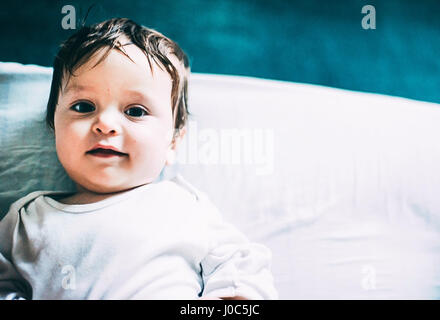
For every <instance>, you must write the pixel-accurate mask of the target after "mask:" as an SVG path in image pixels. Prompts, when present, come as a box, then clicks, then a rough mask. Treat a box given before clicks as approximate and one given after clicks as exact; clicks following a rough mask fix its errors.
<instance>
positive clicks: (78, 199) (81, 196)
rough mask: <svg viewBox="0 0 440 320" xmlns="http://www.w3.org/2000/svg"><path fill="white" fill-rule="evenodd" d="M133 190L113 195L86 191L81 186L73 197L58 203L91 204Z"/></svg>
mask: <svg viewBox="0 0 440 320" xmlns="http://www.w3.org/2000/svg"><path fill="white" fill-rule="evenodd" d="M132 189H133V188H131V189H127V190H121V191H117V192H112V193H95V192H91V191H89V190H87V189H84V188H82V187H81V186H77V190H78V191H77V193H75V194H73V195H69V196H67V197H65V198H61V199H58V200H57V201H58V202H61V203H64V204H90V203H94V202H98V201H101V200H104V199H107V198H110V197H113V196H115V195H118V194H121V193H124V192H127V191H129V190H132Z"/></svg>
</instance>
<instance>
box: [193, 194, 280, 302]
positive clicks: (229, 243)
mask: <svg viewBox="0 0 440 320" xmlns="http://www.w3.org/2000/svg"><path fill="white" fill-rule="evenodd" d="M205 201H206V200H205ZM205 205H207V206H209V207H210V208H209V209H208V208H207V210H209V211H212V212H210V216H211V221H210V223H209V228H208V230H209V235H210V237H209V240H208V243H209V247H210V249H209V252H208V254H207V255H206V256H205V257H204V259H203V260H202V261H201V264H200V265H201V270H202V278H203V283H204V289H203V296H209V297H233V296H242V297H244V298H247V299H252V300H263V299H264V300H265V299H278V293H277V291H276V289H275V287H274V281H273V276H272V273H271V271H270V268H271V258H272V255H271V252H270V250H269V249H268V248H267V247H265V246H264V245H261V244H257V243H252V242H249V240H248V239H247V238H246V237H245V236H244V235H243V234H242V233H241V232H240V231H239V230H238V229H237V228H235V227H234V226H233V225H231V224H228V223H225V222H223V221H222V219H221V216H220V214H219V213H218V211H217V210H216V209H215V208H214V207H213V206H211V205H209V204H207V203H205Z"/></svg>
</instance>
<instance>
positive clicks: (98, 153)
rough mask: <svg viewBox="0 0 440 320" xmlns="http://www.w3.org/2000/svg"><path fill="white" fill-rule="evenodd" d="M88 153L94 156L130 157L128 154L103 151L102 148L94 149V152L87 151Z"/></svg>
mask: <svg viewBox="0 0 440 320" xmlns="http://www.w3.org/2000/svg"><path fill="white" fill-rule="evenodd" d="M86 153H87V154H91V155H94V156H104V157H111V156H119V157H123V156H128V154H127V153H123V152H118V151H115V150H111V149H102V148H97V149H93V150H90V151H87V152H86Z"/></svg>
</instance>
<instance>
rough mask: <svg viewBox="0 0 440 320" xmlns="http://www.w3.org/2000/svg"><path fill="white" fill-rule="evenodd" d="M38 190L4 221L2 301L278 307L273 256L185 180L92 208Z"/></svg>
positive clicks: (123, 195)
mask: <svg viewBox="0 0 440 320" xmlns="http://www.w3.org/2000/svg"><path fill="white" fill-rule="evenodd" d="M61 195H63V196H65V195H66V194H65V193H61V192H53V191H36V192H33V193H30V194H28V195H27V196H26V197H23V198H21V199H19V200H17V201H16V202H14V203H13V204H12V205H11V207H10V210H9V212H8V213H7V215H6V216H5V217H4V218H3V220H1V221H0V299H17V298H24V299H179V300H180V299H197V298H198V297H200V296H202V295H203V296H211V297H226V296H229V297H231V296H243V297H246V298H248V299H276V298H277V297H278V296H277V292H276V290H275V288H274V285H273V278H272V274H271V272H270V263H271V253H270V251H269V250H268V249H267V248H266V247H265V246H263V245H260V244H256V243H251V242H249V241H248V240H247V238H246V237H245V236H244V235H243V234H242V233H240V232H239V231H238V230H237V229H236V228H235V227H233V226H232V225H231V224H228V223H225V222H223V221H222V219H221V216H220V214H219V212H218V211H217V210H216V208H215V207H214V206H213V205H212V204H211V203H210V201H209V200H208V199H207V197H206V195H205V194H204V193H202V192H200V191H198V190H196V189H195V188H194V187H192V186H191V185H189V184H188V183H187V182H186V181H184V180H183V178H182V177H180V176H177V177H176V178H175V179H173V180H166V181H161V182H157V183H151V184H148V185H143V186H141V187H138V188H135V189H132V190H129V191H127V192H124V193H120V194H117V195H115V196H113V197H109V198H107V199H105V200H101V201H99V202H95V203H91V204H82V205H67V204H62V203H60V202H58V201H56V200H55V199H56V197H57V196H61Z"/></svg>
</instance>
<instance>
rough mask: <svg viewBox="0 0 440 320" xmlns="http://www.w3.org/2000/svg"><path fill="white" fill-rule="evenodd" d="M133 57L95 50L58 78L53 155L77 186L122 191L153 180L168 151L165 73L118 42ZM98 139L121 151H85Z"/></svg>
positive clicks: (169, 127) (168, 96) (170, 120)
mask: <svg viewBox="0 0 440 320" xmlns="http://www.w3.org/2000/svg"><path fill="white" fill-rule="evenodd" d="M123 48H124V50H125V52H126V53H127V54H128V55H129V56H130V58H131V59H132V60H133V61H134V62H135V63H133V62H132V61H130V60H129V59H128V58H127V57H126V56H125V55H124V54H122V53H121V52H119V51H117V50H111V51H110V54H109V55H108V56H107V58H106V59H105V60H103V61H101V63H100V64H98V65H97V66H95V67H94V68H92V67H93V66H94V65H95V64H96V62H97V61H98V60H99V58H100V57H101V55H102V53H103V51H100V52H99V53H98V54H97V55H95V56H94V57H93V58H92V59H91V60H89V61H88V62H87V63H86V64H84V65H83V66H81V67H80V68H79V69H78V70H76V71H75V73H74V74H75V76H72V77H70V79H69V80H68V81H64V83H63V86H62V92H61V94H60V97H59V102H58V105H57V107H56V111H55V118H54V124H55V141H56V149H57V154H58V158H59V160H60V162H61V164H62V165H63V167H64V168H65V170H66V172H67V173H68V174H69V176H70V177H71V178H72V179H73V180H74V181H75V182H76V183H77V185H78V189H82V188H85V189H87V190H89V191H92V192H95V193H110V192H117V191H122V190H126V189H129V188H133V187H136V186H139V185H142V184H146V183H150V182H152V181H154V180H155V179H156V178H157V177H158V175H159V174H160V172H161V170H162V168H163V167H164V165H165V164H166V162H167V157H168V156H169V154H170V153H172V152H173V151H174V147H175V145H172V144H171V142H172V132H173V116H172V110H171V87H172V82H171V77H170V75H169V74H168V73H167V72H166V71H162V70H161V69H160V68H159V67H158V66H157V65H155V63H154V62H153V61H152V65H153V73H151V71H150V67H149V64H148V61H147V58H146V57H145V55H144V53H143V52H142V51H141V50H140V49H139V48H138V47H136V46H135V45H126V46H124V47H123ZM98 144H101V145H105V146H111V147H113V148H116V149H117V150H119V151H120V152H121V153H124V154H123V155H111V156H108V157H105V156H104V155H103V154H100V153H94V152H89V151H90V150H92V149H93V148H94V147H95V146H96V145H98Z"/></svg>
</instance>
